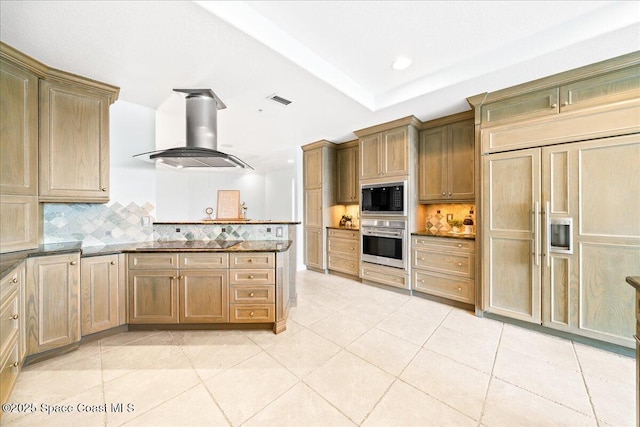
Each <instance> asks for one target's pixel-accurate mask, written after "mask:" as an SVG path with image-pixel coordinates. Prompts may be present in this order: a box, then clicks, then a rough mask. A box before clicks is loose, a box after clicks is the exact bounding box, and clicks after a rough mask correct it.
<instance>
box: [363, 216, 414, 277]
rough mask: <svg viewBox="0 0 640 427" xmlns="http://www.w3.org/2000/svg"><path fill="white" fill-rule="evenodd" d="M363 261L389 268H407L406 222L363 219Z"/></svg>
mask: <svg viewBox="0 0 640 427" xmlns="http://www.w3.org/2000/svg"><path fill="white" fill-rule="evenodd" d="M360 229H361V230H362V257H361V259H362V261H364V262H370V263H374V264H380V265H386V266H389V267H397V268H406V267H407V254H406V253H405V248H406V245H405V239H406V233H407V222H406V221H385V220H371V219H363V220H362V221H361V222H360Z"/></svg>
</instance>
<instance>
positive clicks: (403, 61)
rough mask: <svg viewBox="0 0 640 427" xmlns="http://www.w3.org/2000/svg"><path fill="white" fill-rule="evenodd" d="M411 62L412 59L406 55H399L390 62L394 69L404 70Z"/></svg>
mask: <svg viewBox="0 0 640 427" xmlns="http://www.w3.org/2000/svg"><path fill="white" fill-rule="evenodd" d="M412 62H413V61H412V60H411V58H407V57H406V56H401V57H400V58H398V59H396V60H395V61H393V63H392V64H391V67H392V68H393V69H394V70H398V71H400V70H405V69H407V68H409V66H410V65H411V63H412Z"/></svg>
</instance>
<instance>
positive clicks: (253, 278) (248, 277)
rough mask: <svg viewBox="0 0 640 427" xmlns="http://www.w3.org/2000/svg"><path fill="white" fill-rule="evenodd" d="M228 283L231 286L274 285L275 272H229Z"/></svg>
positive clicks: (238, 270)
mask: <svg viewBox="0 0 640 427" xmlns="http://www.w3.org/2000/svg"><path fill="white" fill-rule="evenodd" d="M229 283H230V284H231V285H275V284H276V275H275V270H273V269H268V268H261V269H243V270H241V269H236V270H229Z"/></svg>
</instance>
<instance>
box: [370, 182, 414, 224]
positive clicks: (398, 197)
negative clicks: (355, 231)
mask: <svg viewBox="0 0 640 427" xmlns="http://www.w3.org/2000/svg"><path fill="white" fill-rule="evenodd" d="M360 196H361V197H360V211H361V213H360V215H361V216H367V215H396V216H406V215H407V181H400V182H389V183H385V184H366V185H363V186H362V187H361V194H360Z"/></svg>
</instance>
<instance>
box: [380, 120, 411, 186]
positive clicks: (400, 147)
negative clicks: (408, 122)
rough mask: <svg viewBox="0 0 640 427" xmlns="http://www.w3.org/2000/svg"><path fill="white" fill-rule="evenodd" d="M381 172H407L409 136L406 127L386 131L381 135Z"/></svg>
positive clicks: (390, 173) (402, 173) (387, 174)
mask: <svg viewBox="0 0 640 427" xmlns="http://www.w3.org/2000/svg"><path fill="white" fill-rule="evenodd" d="M382 162H383V164H382V174H383V175H385V176H394V175H408V174H409V136H408V134H407V129H406V128H400V129H395V130H390V131H386V132H384V133H383V135H382Z"/></svg>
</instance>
